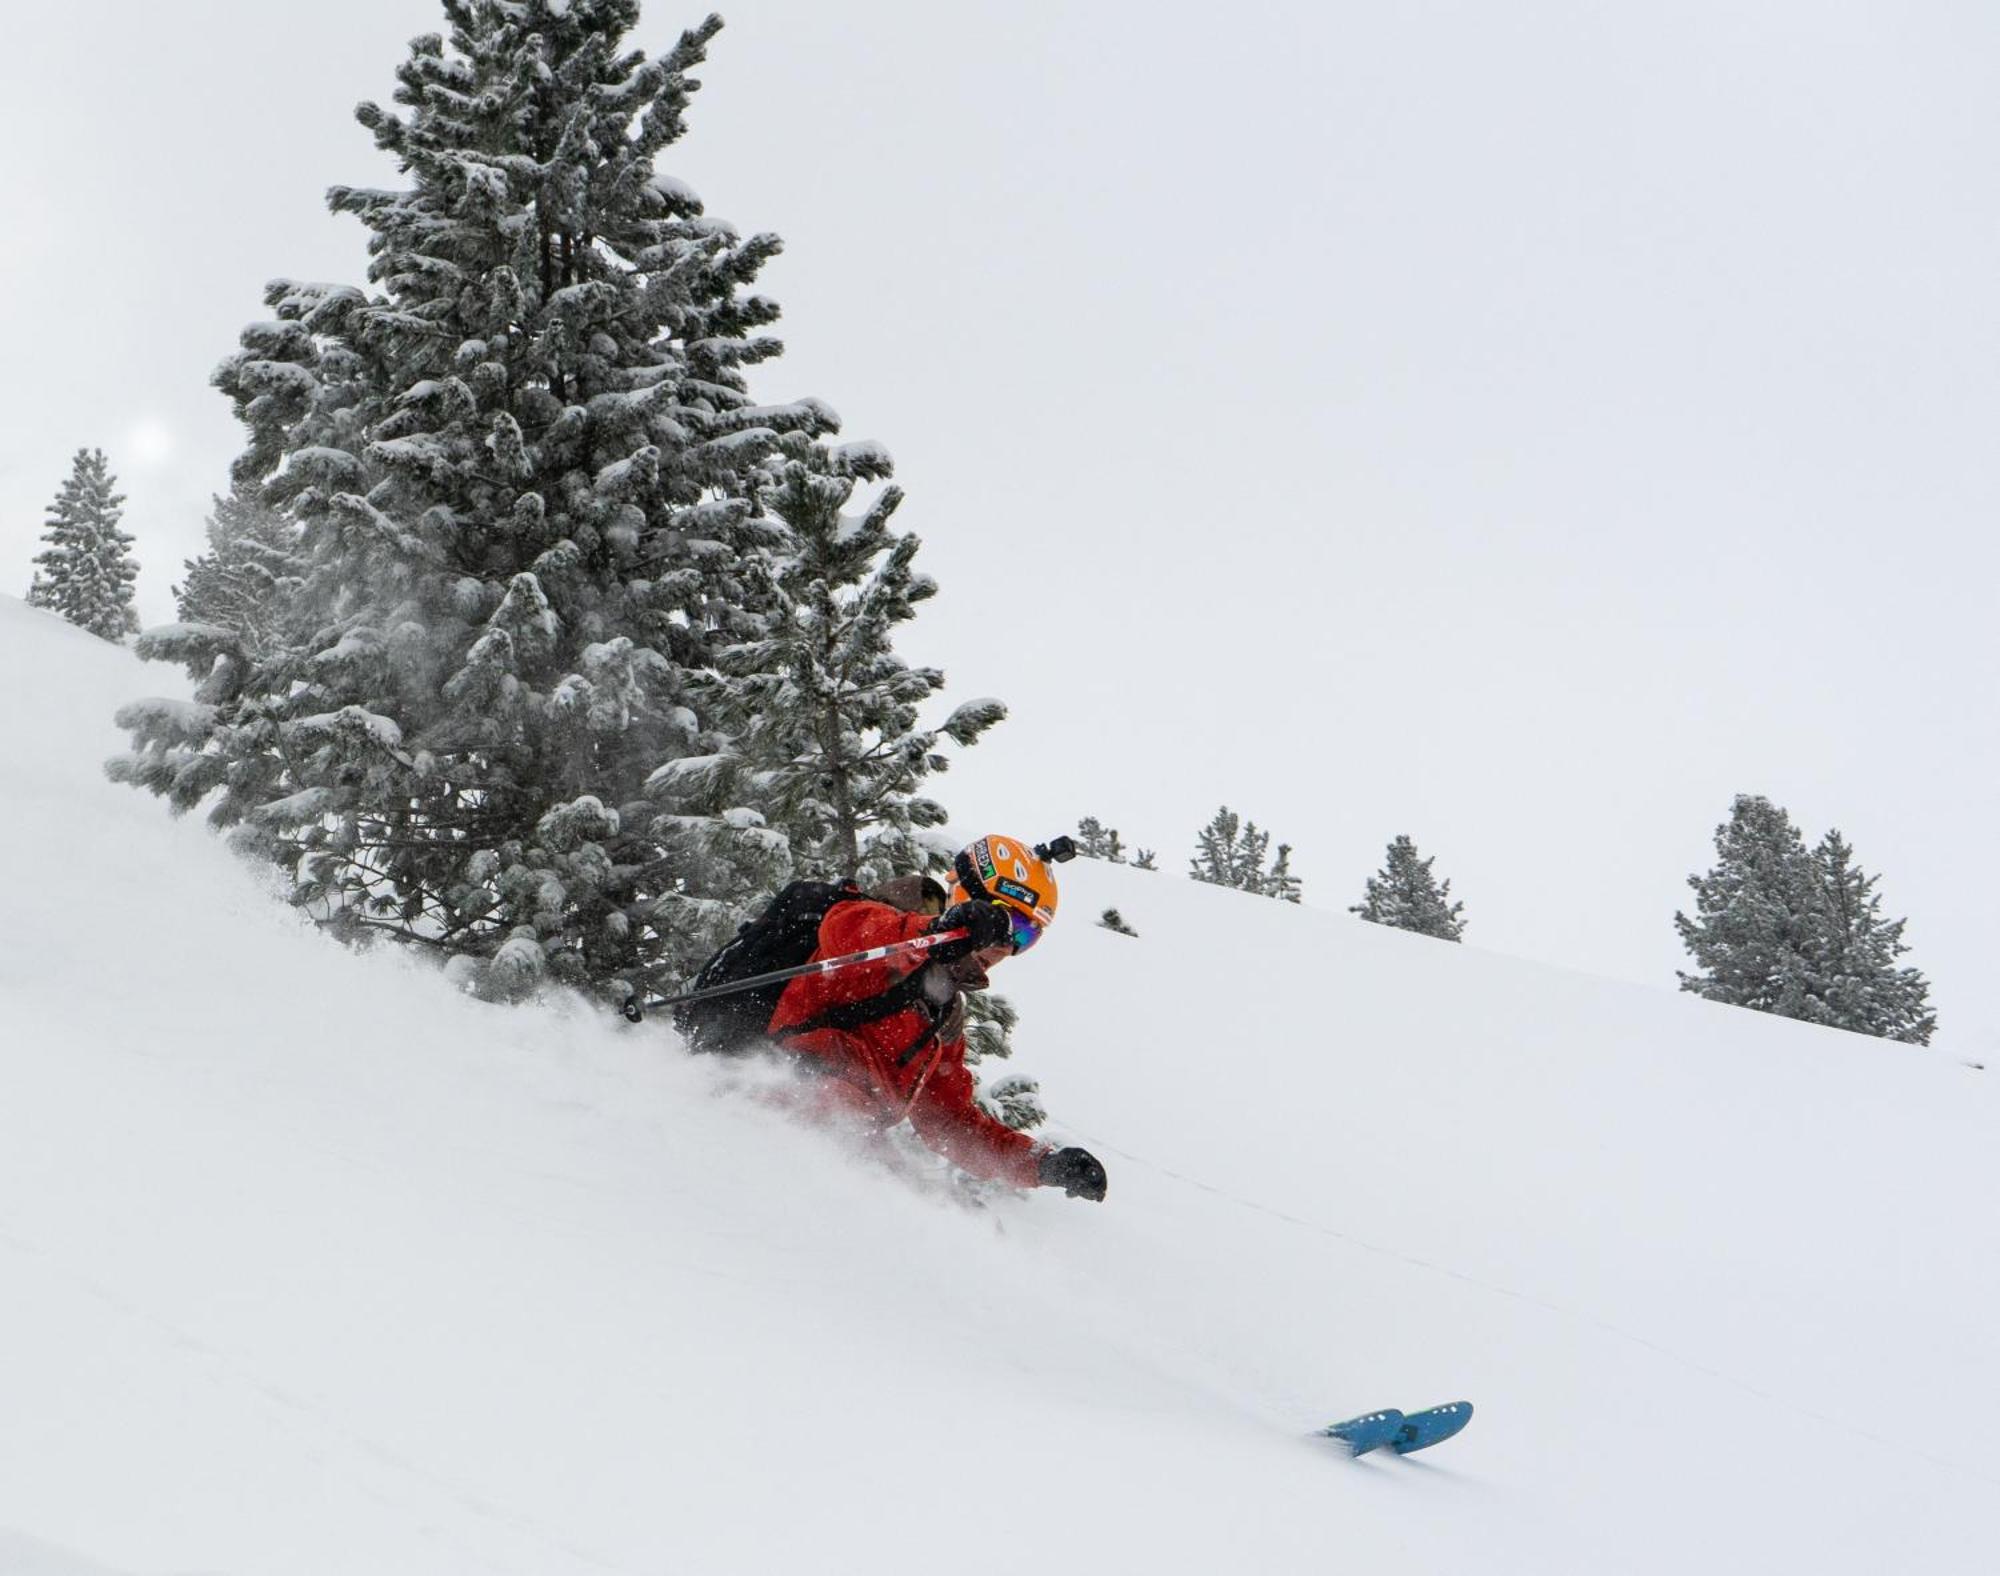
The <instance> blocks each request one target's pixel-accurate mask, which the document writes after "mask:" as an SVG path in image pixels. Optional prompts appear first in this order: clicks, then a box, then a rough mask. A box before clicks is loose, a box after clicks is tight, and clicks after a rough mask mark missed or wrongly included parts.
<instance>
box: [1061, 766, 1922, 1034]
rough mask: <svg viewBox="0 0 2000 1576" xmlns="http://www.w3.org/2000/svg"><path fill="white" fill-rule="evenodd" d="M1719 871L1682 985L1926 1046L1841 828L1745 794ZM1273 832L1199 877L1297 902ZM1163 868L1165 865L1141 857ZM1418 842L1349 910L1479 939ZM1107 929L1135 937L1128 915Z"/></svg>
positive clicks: (1698, 914) (1897, 925) (1202, 845)
mask: <svg viewBox="0 0 2000 1576" xmlns="http://www.w3.org/2000/svg"><path fill="white" fill-rule="evenodd" d="M1077 843H1078V847H1079V849H1080V850H1081V852H1083V853H1084V854H1085V855H1087V856H1088V857H1091V858H1095V859H1105V860H1109V861H1111V862H1112V863H1123V862H1124V860H1123V849H1124V841H1123V839H1122V838H1121V837H1120V835H1119V834H1118V832H1117V831H1115V830H1112V829H1108V828H1107V827H1106V826H1105V825H1104V823H1103V822H1101V821H1099V820H1098V819H1097V818H1095V817H1093V816H1086V817H1085V818H1084V819H1083V820H1082V821H1080V822H1079V823H1078V827H1077ZM1715 846H1716V853H1717V863H1716V865H1715V866H1714V868H1713V869H1711V870H1709V871H1708V872H1707V873H1706V874H1701V875H1694V876H1690V877H1689V878H1688V884H1689V886H1691V887H1692V888H1693V889H1694V892H1695V912H1694V915H1693V917H1689V916H1688V915H1686V914H1680V913H1677V914H1675V916H1674V924H1675V926H1676V928H1677V929H1678V930H1679V932H1680V935H1681V939H1682V941H1683V942H1684V944H1685V945H1686V946H1687V949H1688V951H1689V952H1690V954H1692V956H1693V958H1694V960H1695V962H1696V964H1697V968H1696V970H1695V971H1694V972H1692V973H1682V974H1681V975H1680V976H1679V978H1680V983H1681V988H1682V989H1683V990H1687V991H1691V992H1693V993H1695V994H1697V995H1700V996H1703V997H1706V998H1707V999H1709V1000H1711V1001H1720V1002H1727V1003H1729V1004H1731V1005H1733V1006H1739V1007H1748V1008H1750V1009H1752V1010H1753V1011H1757V1012H1769V1013H1775V1014H1778V1015H1779V1016H1782V1017H1787V1018H1797V1019H1800V1020H1801V1021H1804V1022H1808V1023H1818V1024H1823V1025H1826V1026H1828V1027H1830V1028H1839V1029H1848V1030H1851V1031H1853V1032H1855V1033H1858V1034H1869V1035H1875V1036H1878V1037H1880V1038H1884V1039H1890V1040H1898V1041H1904V1042H1907V1043H1911V1044H1917V1045H1924V1044H1928V1043H1929V1042H1930V1039H1931V1036H1932V1034H1933V1033H1935V1032H1936V1028H1937V1015H1936V1013H1935V1012H1933V1011H1932V1009H1931V1007H1930V999H1929V992H1930V986H1929V982H1928V981H1927V980H1926V979H1925V977H1924V975H1923V974H1922V972H1921V971H1919V970H1917V969H1915V968H1911V967H1908V966H1906V965H1903V964H1901V963H1899V962H1898V961H1897V960H1898V959H1899V958H1901V957H1902V956H1903V955H1904V954H1905V953H1907V952H1908V951H1909V948H1908V946H1907V945H1906V944H1905V943H1904V941H1903V929H1904V926H1905V923H1906V921H1904V920H1901V919H1888V918H1886V917H1884V915H1883V912H1882V899H1881V897H1880V895H1879V894H1878V893H1877V891H1876V880H1877V878H1876V877H1875V876H1873V875H1870V874H1869V873H1867V872H1866V871H1864V870H1863V869H1862V868H1861V866H1860V865H1859V864H1858V863H1857V861H1856V859H1855V856H1854V850H1853V847H1852V846H1851V845H1850V844H1849V843H1848V842H1847V840H1846V839H1845V838H1844V837H1842V835H1841V834H1840V833H1839V832H1838V831H1830V832H1828V833H1827V834H1826V835H1825V836H1824V837H1823V838H1821V839H1820V841H1819V842H1818V843H1817V844H1815V845H1813V846H1811V847H1810V848H1809V847H1808V846H1807V845H1806V842H1805V839H1804V837H1803V836H1802V835H1801V834H1800V832H1799V831H1798V829H1797V828H1796V827H1795V826H1793V824H1792V823H1791V820H1790V818H1789V817H1788V816H1787V815H1786V813H1785V812H1784V811H1783V810H1782V809H1780V808H1778V807H1777V806H1776V805H1774V804H1772V803H1771V802H1770V801H1769V800H1768V799H1764V798H1761V797H1758V796H1756V795H1747V794H1746V795H1742V796H1740V797H1738V798H1737V799H1736V801H1735V803H1734V805H1733V806H1732V807H1731V812H1730V818H1729V820H1728V821H1727V822H1726V823H1724V824H1723V825H1722V826H1720V827H1718V828H1717V829H1716V834H1715ZM1269 848H1270V836H1269V834H1268V833H1266V832H1264V831H1262V830H1260V829H1259V828H1258V826H1257V824H1256V823H1255V822H1254V821H1244V820H1243V819H1242V818H1240V817H1239V816H1237V815H1236V813H1235V812H1234V811H1231V810H1230V809H1228V808H1227V807H1224V808H1223V809H1221V810H1219V811H1217V812H1216V815H1215V817H1214V818H1213V819H1212V820H1211V821H1210V822H1209V823H1208V824H1207V825H1206V826H1204V827H1203V828H1202V829H1201V830H1200V832H1198V833H1197V834H1196V838H1195V852H1194V854H1193V857H1192V858H1191V859H1190V860H1189V865H1188V873H1189V875H1190V876H1192V877H1193V878H1194V879H1195V880H1197V881H1203V882H1207V883H1209V884H1211V885H1214V886H1226V887H1232V888H1235V889H1237V890H1239V891H1246V892H1257V893H1260V894H1262V895H1264V896H1268V897H1279V898H1283V899H1285V900H1286V901H1289V902H1293V903H1296V902H1298V901H1300V886H1299V882H1298V880H1297V878H1296V877H1294V876H1293V875H1292V874H1291V845H1290V844H1280V845H1279V846H1278V850H1277V853H1276V855H1275V856H1273V857H1270V858H1269V859H1268V862H1267V855H1268V853H1269ZM1141 862H1142V863H1143V864H1144V866H1145V868H1148V869H1150V868H1152V864H1151V856H1150V855H1147V856H1146V858H1145V859H1144V860H1143V861H1141ZM1434 862H1435V861H1434V860H1433V859H1427V858H1424V857H1423V856H1422V855H1420V854H1419V852H1418V850H1417V846H1416V844H1415V842H1414V841H1413V840H1412V839H1411V838H1409V837H1407V836H1398V837H1396V838H1394V839H1392V840H1391V842H1390V843H1389V846H1388V851H1387V854H1386V857H1385V859H1384V862H1383V866H1382V868H1381V869H1380V870H1379V871H1377V872H1376V873H1375V874H1374V875H1372V876H1370V877H1368V879H1367V882H1366V884H1365V886H1364V888H1363V892H1362V899H1361V901H1360V902H1359V903H1357V904H1354V905H1353V906H1352V907H1350V908H1349V910H1348V912H1349V913H1351V914H1358V915H1359V916H1360V917H1361V918H1362V919H1364V920H1367V921H1368V922H1369V923H1371V924H1376V925H1387V926H1389V927H1391V928H1394V929H1398V930H1408V931H1412V932H1414V933H1416V934H1418V935H1421V936H1431V937H1435V938H1437V939H1439V940H1442V941H1459V940H1461V939H1463V937H1464V934H1465V923H1466V922H1465V904H1464V903H1463V902H1459V901H1454V900H1453V898H1452V895H1451V882H1450V881H1448V880H1440V879H1438V878H1437V877H1436V876H1435V875H1434V874H1433V872H1432V865H1433V864H1434ZM1100 923H1101V924H1103V925H1104V926H1105V928H1107V929H1111V930H1118V931H1120V932H1122V933H1124V934H1128V935H1129V934H1132V933H1133V932H1132V931H1131V928H1130V927H1129V926H1128V925H1127V924H1126V923H1125V921H1124V918H1123V916H1122V915H1121V914H1119V912H1118V911H1117V910H1116V909H1108V910H1106V911H1105V914H1104V916H1103V918H1102V919H1101V920H1100Z"/></svg>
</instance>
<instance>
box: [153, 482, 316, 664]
mask: <svg viewBox="0 0 2000 1576" xmlns="http://www.w3.org/2000/svg"><path fill="white" fill-rule="evenodd" d="M212 501H213V505H214V507H213V508H212V510H211V511H210V513H209V517H208V551H207V552H205V553H203V554H202V555H201V556H200V557H199V558H190V559H187V560H185V563H184V567H185V568H186V570H187V579H186V580H185V581H184V582H183V583H181V584H180V585H177V586H175V587H174V602H175V605H176V606H177V607H179V609H180V615H181V620H182V622H184V623H188V624H212V625H214V626H216V627H218V628H221V629H226V630H229V631H231V632H232V633H233V634H235V635H236V636H237V637H238V639H239V640H240V641H241V643H242V647H243V649H244V651H245V652H247V653H249V654H250V655H252V656H256V655H259V654H261V653H262V652H264V651H265V650H267V649H269V647H270V646H271V644H272V642H273V640H274V638H275V636H276V633H277V630H278V628H279V625H280V622H281V620H282V619H283V617H284V611H285V608H286V606H287V605H288V603H289V601H290V599H291V597H292V596H293V595H294V594H295V593H296V592H297V591H298V589H299V586H300V585H301V584H302V583H303V580H304V577H305V570H306V564H305V560H304V559H303V558H302V557H301V556H300V554H299V533H298V529H297V527H295V526H294V525H293V524H292V523H291V522H290V521H289V520H287V519H286V518H285V517H284V516H283V515H281V514H279V513H278V512H277V511H276V510H273V509H269V508H266V507H265V506H264V504H262V503H261V502H259V501H258V499H257V498H256V497H255V496H254V495H253V494H246V493H244V492H240V491H238V492H231V493H230V494H229V495H228V496H227V497H218V498H215V499H214V500H212Z"/></svg>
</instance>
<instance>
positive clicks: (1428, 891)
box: [1280, 837, 1465, 941]
mask: <svg viewBox="0 0 2000 1576" xmlns="http://www.w3.org/2000/svg"><path fill="white" fill-rule="evenodd" d="M1289 852H1290V851H1289V850H1280V854H1281V855H1288V854H1289ZM1284 862H1286V863H1289V860H1288V859H1286V860H1285V861H1284ZM1434 862H1435V860H1434V858H1433V859H1419V858H1418V857H1417V845H1416V844H1415V843H1413V842H1412V841H1411V840H1410V839H1409V838H1407V837H1398V838H1396V839H1395V840H1394V841H1393V842H1391V843H1390V844H1389V853H1388V858H1387V860H1386V862H1385V863H1384V865H1383V867H1382V869H1381V870H1380V871H1379V872H1378V873H1377V874H1375V875H1372V876H1370V877H1369V878H1368V884H1367V886H1366V888H1365V889H1364V890H1363V893H1362V899H1361V901H1360V902H1359V903H1357V904H1355V905H1354V906H1353V907H1351V908H1349V909H1348V913H1350V914H1359V915H1360V916H1361V917H1362V918H1363V919H1365V920H1367V921H1368V922H1369V923H1370V924H1375V925H1390V926H1393V927H1394V928H1396V929H1397V930H1414V931H1416V932H1417V934H1419V935H1422V936H1436V937H1437V938H1438V939H1439V940H1441V941H1458V940H1460V939H1462V938H1463V936H1464V935H1465V921H1464V920H1463V919H1461V918H1460V917H1459V916H1460V915H1461V914H1462V913H1463V912H1464V911H1465V905H1464V904H1463V903H1453V902H1451V901H1450V899H1451V883H1450V882H1449V881H1446V882H1443V883H1440V882H1438V880H1437V879H1436V878H1435V877H1434V876H1432V874H1431V865H1432V864H1433V863H1434Z"/></svg>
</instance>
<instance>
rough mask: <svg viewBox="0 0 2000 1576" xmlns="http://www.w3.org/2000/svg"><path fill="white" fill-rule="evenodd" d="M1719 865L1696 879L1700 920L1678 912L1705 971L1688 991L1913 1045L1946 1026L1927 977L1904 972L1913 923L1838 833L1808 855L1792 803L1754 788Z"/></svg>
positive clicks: (1738, 804)
mask: <svg viewBox="0 0 2000 1576" xmlns="http://www.w3.org/2000/svg"><path fill="white" fill-rule="evenodd" d="M1715 850H1716V855H1717V860H1716V864H1715V865H1714V867H1713V868H1711V869H1710V870H1709V871H1708V872H1707V873H1706V874H1703V875H1694V876H1690V877H1688V885H1689V886H1690V887H1692V888H1693V889H1694V892H1695V915H1694V917H1693V918H1689V917H1688V916H1687V915H1685V914H1678V913H1677V914H1675V915H1674V925H1675V928H1676V929H1677V930H1678V931H1679V932H1680V936H1681V940H1682V943H1683V944H1684V945H1685V946H1686V947H1687V949H1688V951H1689V952H1690V953H1691V954H1692V955H1693V957H1694V960H1695V962H1696V963H1697V964H1698V965H1699V972H1697V973H1693V974H1688V973H1683V974H1681V975H1680V982H1681V988H1682V989H1683V990H1686V991H1690V992H1693V993H1694V994H1695V995H1698V996H1702V997H1705V998H1706V999H1708V1000H1710V1001H1720V1002H1725V1003H1727V1004H1729V1005H1731V1006H1736V1007H1748V1008H1750V1009H1751V1010H1752V1011H1755V1012H1769V1013H1774V1014H1776V1015H1777V1016H1779V1017H1784V1018H1797V1019H1799V1020H1800V1021H1802V1022H1806V1023H1819V1024H1825V1025H1827V1026H1828V1027H1831V1028H1837V1029H1848V1030H1851V1031H1853V1032H1855V1033H1857V1034H1872V1035H1876V1036H1879V1037H1881V1038H1883V1039H1890V1040H1898V1041H1902V1042H1904V1043H1907V1044H1914V1045H1928V1044H1929V1043H1930V1038H1931V1035H1932V1034H1933V1033H1934V1032H1935V1031H1936V1028H1937V1015H1936V1014H1935V1013H1934V1012H1932V1011H1931V1009H1930V1004H1929V991H1930V986H1929V983H1928V981H1926V980H1925V978H1924V976H1923V974H1922V973H1921V972H1919V971H1918V970H1916V969H1913V968H1905V967H1899V966H1898V965H1897V964H1896V961H1895V960H1896V959H1897V958H1898V957H1900V956H1901V955H1902V954H1903V953H1905V952H1907V951H1908V950H1909V949H1908V947H1906V946H1905V945H1904V944H1903V927H1904V924H1905V921H1903V920H1893V921H1891V920H1884V919H1883V918H1882V914H1881V898H1880V897H1879V896H1878V895H1877V894H1876V892H1875V882H1876V878H1875V877H1874V876H1871V875H1868V874H1867V873H1866V872H1864V871H1863V870H1862V869H1861V868H1860V867H1859V866H1858V865H1857V864H1856V863H1855V861H1854V850H1853V849H1852V847H1851V846H1850V845H1849V844H1848V843H1847V841H1846V839H1845V838H1843V837H1842V836H1841V835H1840V833H1839V832H1837V831H1834V832H1829V833H1827V835H1826V836H1825V837H1824V838H1822V839H1821V840H1820V842H1819V844H1818V845H1817V846H1816V847H1814V848H1812V849H1810V850H1808V849H1807V847H1806V843H1805V838H1804V837H1803V835H1802V834H1801V833H1800V832H1799V830H1798V828H1797V827H1796V826H1794V825H1793V824H1792V821H1791V818H1790V817H1789V816H1788V815H1787V814H1786V813H1785V811H1784V810H1782V809H1781V808H1779V807H1778V806H1777V805H1774V804H1773V803H1771V801H1770V800H1768V799H1766V798H1763V797H1762V796H1760V795H1755V794H1742V795H1739V796H1738V797H1737V798H1736V800H1735V801H1734V802H1733V803H1732V804H1731V806H1730V816H1729V820H1728V821H1726V822H1725V823H1723V824H1722V825H1721V826H1719V827H1717V828H1716V831H1715Z"/></svg>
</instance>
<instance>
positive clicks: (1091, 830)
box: [1076, 815, 1125, 865]
mask: <svg viewBox="0 0 2000 1576" xmlns="http://www.w3.org/2000/svg"><path fill="white" fill-rule="evenodd" d="M1076 851H1077V852H1078V853H1079V854H1081V855H1083V857H1084V858H1086V859H1102V860H1104V861H1106V862H1107V863H1109V864H1114V865H1122V864H1124V863H1125V839H1124V838H1123V837H1121V836H1120V835H1119V833H1118V828H1117V827H1115V826H1106V825H1105V824H1104V823H1103V822H1102V821H1100V820H1098V819H1097V817H1096V816H1094V815H1086V816H1085V817H1084V818H1083V819H1082V820H1080V821H1078V822H1077V823H1076Z"/></svg>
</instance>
